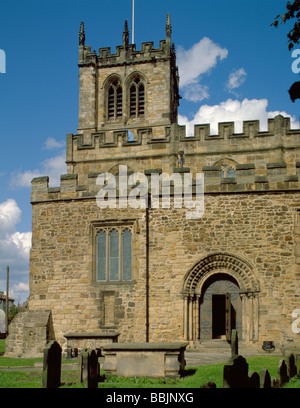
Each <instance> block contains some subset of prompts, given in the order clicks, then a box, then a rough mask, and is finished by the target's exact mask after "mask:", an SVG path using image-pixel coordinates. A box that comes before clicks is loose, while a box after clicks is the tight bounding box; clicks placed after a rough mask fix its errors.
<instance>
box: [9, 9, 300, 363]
mask: <svg viewBox="0 0 300 408" xmlns="http://www.w3.org/2000/svg"><path fill="white" fill-rule="evenodd" d="M165 32H166V34H165V39H164V40H162V41H160V43H159V48H154V46H153V43H152V42H146V43H143V44H142V46H141V50H140V51H138V50H136V46H135V44H129V32H128V27H127V22H125V26H124V31H123V44H122V45H121V46H118V47H117V48H116V53H115V54H112V53H111V50H110V48H100V49H99V52H98V53H96V52H95V51H91V47H90V46H87V45H85V31H84V25H83V23H82V24H81V27H80V32H79V123H78V133H77V134H76V135H73V134H68V135H67V157H66V163H67V174H65V175H62V176H61V184H60V186H59V187H49V179H48V177H47V176H45V177H39V178H35V179H33V180H32V195H31V201H32V214H33V224H32V249H31V255H30V297H29V308H28V310H27V311H26V312H24V314H23V315H22V316H19V317H18V319H19V320H18V321H17V320H16V322H15V324H14V325H12V326H11V330H10V335H9V337H8V339H7V347H6V354H7V355H35V354H36V355H38V354H39V353H41V352H42V350H43V348H44V346H45V344H46V342H47V341H49V340H50V339H54V338H55V339H56V340H57V341H58V342H59V343H60V344H61V345H62V346H63V348H64V349H66V348H67V347H71V348H75V347H76V348H81V347H99V346H100V345H101V344H104V343H105V342H111V341H115V340H116V339H118V341H119V342H145V341H146V342H158V341H181V340H186V341H188V342H189V344H190V345H191V347H199V346H201V344H202V343H203V342H204V341H207V340H210V341H213V340H219V339H223V338H224V339H226V338H227V339H228V338H229V336H230V332H231V329H233V328H236V329H237V331H238V335H239V339H240V340H241V344H246V345H248V346H249V345H251V346H253V347H255V348H256V349H257V350H261V347H262V344H263V341H273V342H274V344H275V347H276V348H277V349H280V348H282V347H283V348H287V347H289V348H293V347H296V346H297V347H299V346H300V344H299V333H298V331H299V325H298V326H297V324H296V323H297V322H296V318H297V313H298V312H297V310H298V309H300V303H299V293H300V215H299V214H300V183H299V173H300V145H299V139H300V130H299V129H298V130H292V129H290V120H289V118H284V117H282V116H280V115H279V116H277V117H275V118H274V119H269V122H268V130H267V131H264V132H262V131H260V129H259V122H258V121H257V120H251V121H245V122H244V123H243V132H242V133H235V132H234V124H233V123H231V122H226V123H220V124H219V132H218V134H217V135H212V134H211V132H210V126H209V125H208V124H199V125H195V128H194V135H193V136H190V137H187V136H186V133H185V127H184V126H180V125H178V123H177V110H178V105H179V99H180V96H179V93H178V88H179V75H178V70H177V67H176V54H175V47H174V45H173V44H172V42H171V22H170V17H169V16H168V17H167V22H166V27H165ZM103 174H104V175H105V177H102V176H101V175H103ZM197 174H201V175H204V186H203V185H202V187H203V191H204V212H203V213H202V214H201V216H199V217H194V218H191V217H188V216H187V208H185V206H184V205H183V206H178V205H176V203H175V196H176V197H177V190H176V189H175V184H176V182H178V177H179V178H180V180H182V181H185V180H189V181H190V185H189V187H190V188H191V189H190V192H191V194H192V197H193V198H195V196H196V194H197V191H198V190H197V187H198V179H197V177H196V175H197ZM153 175H154V176H156V177H157V178H158V179H159V181H160V186H159V190H158V191H157V190H156V195H154V194H152V193H153V190H151V189H152V187H153V186H152V184H151V182H150V181H151V180H152V179H151V177H152V176H153ZM99 176H100V178H99ZM175 176H176V177H175ZM101 177H102V178H101ZM168 177H169V181H170V179H171V183H170V184H171V186H169V184H168ZM124 180H125V185H126V188H125V190H124ZM121 181H122V182H123V184H122V186H123V187H120V185H121V183H120V182H121ZM139 183H140V184H139ZM200 184H201V183H200ZM141 185H143V186H145V185H146V186H148V187H149V189H148V191H147V194H145V196H143V194H142V193H141V191H144V190H139V191H140V197H139V200H138V199H137V194H133V193H134V192H136V191H137V190H136V189H137V187H138V186H140V187H141ZM166 185H167V186H169V189H170V193H171V199H170V205H169V206H168V205H163V198H164V194H165V193H164V192H166V191H169V190H164V186H166ZM115 187H116V188H115ZM100 190H101V191H102V192H103V191H104V192H105V194H107V196H106V198H105V200H104V199H103V200H102V201H101V202H102V206H101V205H99V197H101V195H100V196H99V191H100ZM125 193H126V194H125ZM125 196H126V197H128V200H129V197H130V196H131V197H135V198H136V202H140V204H141V203H142V202H144V205H137V206H135V207H134V206H130V205H129V201H127V200H125V201H124V197H125ZM155 200H156V201H155ZM154 201H155V203H156V205H154ZM124 203H125V204H124ZM146 203H147V204H148V205H146ZM167 204H168V202H167ZM295 322H296V323H295Z"/></svg>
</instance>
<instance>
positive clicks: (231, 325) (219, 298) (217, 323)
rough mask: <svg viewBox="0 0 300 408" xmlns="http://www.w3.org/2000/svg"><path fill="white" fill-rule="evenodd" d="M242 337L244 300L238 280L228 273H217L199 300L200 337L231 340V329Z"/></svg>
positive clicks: (208, 282) (203, 338) (207, 284)
mask: <svg viewBox="0 0 300 408" xmlns="http://www.w3.org/2000/svg"><path fill="white" fill-rule="evenodd" d="M232 329H237V331H238V335H239V336H240V338H241V334H242V333H241V331H242V302H241V298H240V294H239V287H238V285H237V283H236V281H235V280H234V279H233V278H231V277H230V276H229V275H226V274H216V275H213V276H212V277H211V278H209V279H208V280H207V282H206V284H205V288H204V293H203V295H202V296H201V298H200V302H199V338H200V341H201V340H209V339H219V338H224V339H226V340H228V341H230V337H231V330H232Z"/></svg>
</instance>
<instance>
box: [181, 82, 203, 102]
mask: <svg viewBox="0 0 300 408" xmlns="http://www.w3.org/2000/svg"><path fill="white" fill-rule="evenodd" d="M183 97H184V98H185V99H187V100H189V101H192V102H201V101H203V99H207V98H208V97H209V93H208V86H205V85H201V84H189V85H186V86H185V87H184V88H183Z"/></svg>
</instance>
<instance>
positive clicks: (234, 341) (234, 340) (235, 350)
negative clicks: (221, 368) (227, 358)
mask: <svg viewBox="0 0 300 408" xmlns="http://www.w3.org/2000/svg"><path fill="white" fill-rule="evenodd" d="M238 354H239V342H238V335H237V330H236V329H233V330H232V331H231V357H237V356H238Z"/></svg>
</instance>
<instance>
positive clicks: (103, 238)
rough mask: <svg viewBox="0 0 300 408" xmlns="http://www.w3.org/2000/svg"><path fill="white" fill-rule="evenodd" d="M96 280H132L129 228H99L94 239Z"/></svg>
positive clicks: (130, 234)
mask: <svg viewBox="0 0 300 408" xmlns="http://www.w3.org/2000/svg"><path fill="white" fill-rule="evenodd" d="M96 280H97V281H102V282H106V281H110V282H115V281H131V280H132V231H131V228H130V227H125V228H124V227H123V228H120V227H111V228H101V229H100V230H99V231H98V233H97V238H96Z"/></svg>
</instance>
